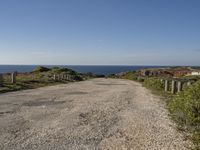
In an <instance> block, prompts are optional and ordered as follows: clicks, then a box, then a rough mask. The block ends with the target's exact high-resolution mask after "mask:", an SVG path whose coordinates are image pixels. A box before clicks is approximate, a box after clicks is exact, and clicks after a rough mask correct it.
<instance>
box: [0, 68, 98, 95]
mask: <svg viewBox="0 0 200 150" xmlns="http://www.w3.org/2000/svg"><path fill="white" fill-rule="evenodd" d="M54 75H56V77H58V76H62V75H66V76H67V75H68V76H70V79H66V78H65V79H64V78H62V79H59V78H57V79H56V80H55V78H54ZM93 77H94V75H92V74H80V73H77V72H75V71H73V70H71V69H68V68H58V67H54V68H46V67H42V66H40V67H37V68H35V69H34V70H33V71H32V72H29V73H17V76H16V83H12V82H11V74H3V83H1V85H0V93H5V92H11V91H18V90H25V89H34V88H38V87H44V86H50V85H57V84H64V83H68V82H75V81H82V80H86V79H89V78H93Z"/></svg>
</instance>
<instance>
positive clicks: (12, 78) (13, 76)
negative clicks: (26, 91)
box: [11, 72, 17, 84]
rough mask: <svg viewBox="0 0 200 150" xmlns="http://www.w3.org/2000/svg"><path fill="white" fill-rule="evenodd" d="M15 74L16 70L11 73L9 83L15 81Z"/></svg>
mask: <svg viewBox="0 0 200 150" xmlns="http://www.w3.org/2000/svg"><path fill="white" fill-rule="evenodd" d="M16 76H17V73H16V72H13V73H11V83H13V84H14V83H16Z"/></svg>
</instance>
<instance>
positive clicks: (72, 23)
mask: <svg viewBox="0 0 200 150" xmlns="http://www.w3.org/2000/svg"><path fill="white" fill-rule="evenodd" d="M0 64H56V65H57V64H63V65H200V0H0Z"/></svg>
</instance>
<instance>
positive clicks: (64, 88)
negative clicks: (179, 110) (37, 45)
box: [0, 79, 192, 150]
mask: <svg viewBox="0 0 200 150" xmlns="http://www.w3.org/2000/svg"><path fill="white" fill-rule="evenodd" d="M191 146H192V144H191V142H190V141H188V140H186V138H184V135H183V134H182V133H179V132H178V131H177V130H176V127H175V124H174V123H173V122H172V121H171V120H170V119H169V117H168V112H167V110H166V109H165V104H164V102H163V101H162V100H160V99H159V98H158V97H156V96H154V95H152V94H151V92H150V91H148V90H147V89H145V88H144V87H142V86H141V85H140V84H139V83H136V82H133V81H129V80H121V79H93V80H88V81H83V82H77V83H70V84H62V85H56V86H49V87H43V88H39V89H33V90H25V91H19V92H13V93H6V94H1V95H0V149H1V150H23V149H24V150H29V149H30V150H64V149H66V150H185V149H188V148H189V147H191Z"/></svg>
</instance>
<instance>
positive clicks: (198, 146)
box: [122, 73, 200, 150]
mask: <svg viewBox="0 0 200 150" xmlns="http://www.w3.org/2000/svg"><path fill="white" fill-rule="evenodd" d="M135 76H136V75H135V74H134V73H128V74H126V75H124V76H123V77H122V78H124V79H129V80H135V81H137V80H136V79H137V78H136V77H135ZM142 83H143V85H144V86H145V87H147V88H148V89H150V90H151V91H152V92H153V93H154V94H158V95H160V96H161V97H162V98H163V99H164V100H165V101H166V105H167V108H168V110H169V112H170V116H171V118H172V119H173V120H174V121H175V122H176V124H177V129H178V130H181V131H184V132H185V133H188V135H190V136H188V138H190V139H191V140H192V141H193V143H194V145H195V150H200V80H199V81H197V82H196V83H194V84H193V85H190V86H187V87H184V89H183V91H181V92H179V93H177V95H172V94H171V93H168V92H164V83H163V82H162V81H161V80H160V79H158V78H156V77H148V78H146V79H145V80H144V81H143V82H142Z"/></svg>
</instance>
